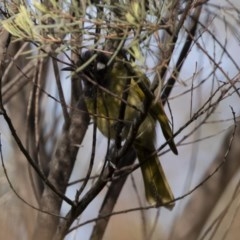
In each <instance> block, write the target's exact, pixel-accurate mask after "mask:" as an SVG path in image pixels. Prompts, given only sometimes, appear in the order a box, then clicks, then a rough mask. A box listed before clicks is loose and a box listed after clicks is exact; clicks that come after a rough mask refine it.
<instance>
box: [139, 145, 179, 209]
mask: <svg viewBox="0 0 240 240" xmlns="http://www.w3.org/2000/svg"><path fill="white" fill-rule="evenodd" d="M135 149H136V153H137V156H138V160H139V163H140V165H141V171H142V176H143V181H144V186H145V194H146V199H147V201H148V203H149V204H151V205H155V206H156V207H158V206H161V205H164V204H166V205H165V207H167V208H169V209H172V208H173V207H174V202H173V200H174V196H173V193H172V191H171V188H170V186H169V184H168V181H167V179H166V176H165V174H164V171H163V168H162V166H161V164H160V162H159V159H158V156H157V154H156V153H154V152H153V151H149V149H144V148H143V147H142V146H135ZM153 149H154V148H153ZM168 203H169V204H168Z"/></svg>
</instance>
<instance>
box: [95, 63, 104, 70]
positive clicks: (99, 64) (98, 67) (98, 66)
mask: <svg viewBox="0 0 240 240" xmlns="http://www.w3.org/2000/svg"><path fill="white" fill-rule="evenodd" d="M104 68H106V64H104V63H102V62H98V63H97V70H98V71H99V70H103V69H104Z"/></svg>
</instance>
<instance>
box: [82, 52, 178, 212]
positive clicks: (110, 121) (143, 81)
mask: <svg viewBox="0 0 240 240" xmlns="http://www.w3.org/2000/svg"><path fill="white" fill-rule="evenodd" d="M91 60H92V61H91ZM109 60H110V57H109V56H107V55H106V54H104V53H101V52H95V53H94V52H93V51H87V52H85V53H84V54H83V55H82V61H83V63H86V62H90V63H89V64H88V65H87V67H86V68H84V70H82V78H83V80H84V85H85V91H84V92H85V100H86V104H87V108H88V111H89V113H90V115H92V116H95V117H94V119H95V121H96V124H97V127H98V129H99V130H100V131H101V132H102V133H103V134H104V135H105V136H106V137H109V138H111V139H116V137H117V134H119V135H120V136H121V137H122V139H123V140H125V139H126V138H127V137H128V136H129V132H130V129H131V128H132V126H133V122H134V121H135V120H136V119H137V118H138V117H139V116H140V115H141V114H142V116H143V115H144V114H143V113H144V111H146V109H145V107H146V106H145V103H146V102H150V104H149V106H148V109H147V113H146V114H145V115H146V116H145V119H144V118H143V119H144V120H143V121H142V123H141V124H140V126H139V128H138V131H137V132H136V136H135V138H134V140H133V147H134V149H135V151H136V154H137V157H138V160H139V163H140V167H141V171H142V176H143V180H144V186H145V194H146V199H147V201H148V203H149V204H151V205H155V206H156V207H158V206H161V205H166V207H168V208H170V209H171V208H172V207H173V206H174V203H173V200H174V196H173V194H172V191H171V189H170V186H169V184H168V181H167V179H166V176H165V174H164V171H163V168H162V166H161V164H160V162H159V159H158V156H157V151H156V148H155V146H154V142H155V135H156V132H155V131H156V130H155V126H156V122H159V123H160V126H161V129H162V132H163V135H164V137H165V139H166V140H167V141H168V145H169V146H170V148H171V150H172V151H173V152H174V153H175V154H177V153H178V151H177V148H176V146H175V143H174V140H173V134H172V129H171V127H170V125H169V121H168V118H167V116H166V114H165V112H164V109H163V106H162V104H161V102H159V101H153V99H150V100H149V96H147V95H148V94H147V93H149V92H150V90H149V87H150V82H149V79H148V78H147V77H146V75H145V74H143V73H142V72H141V71H139V70H136V68H135V67H132V65H131V63H130V62H128V61H126V60H124V58H119V59H118V58H116V59H114V60H113V61H111V62H110V61H109ZM145 90H146V91H145ZM119 125H120V126H121V127H120V128H118V127H119ZM119 129H120V130H119ZM168 203H169V204H168Z"/></svg>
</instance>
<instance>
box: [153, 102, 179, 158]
mask: <svg viewBox="0 0 240 240" xmlns="http://www.w3.org/2000/svg"><path fill="white" fill-rule="evenodd" d="M150 111H151V114H152V115H153V116H154V117H155V119H157V120H158V122H159V123H160V126H161V129H162V132H163V136H164V137H165V139H166V140H167V141H168V145H169V147H170V148H171V150H172V151H173V153H174V154H176V155H177V154H178V150H177V147H176V145H175V142H174V139H173V133H172V129H171V127H170V125H169V120H168V117H167V115H166V113H165V111H164V109H163V106H162V104H161V103H160V102H157V103H155V104H154V105H153V106H152V107H151V109H150Z"/></svg>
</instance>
